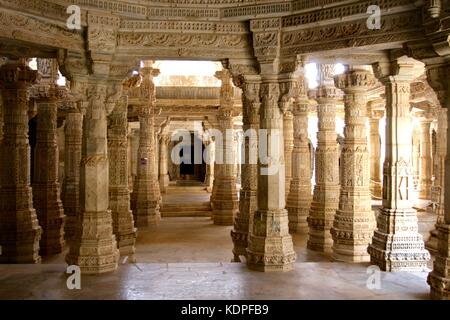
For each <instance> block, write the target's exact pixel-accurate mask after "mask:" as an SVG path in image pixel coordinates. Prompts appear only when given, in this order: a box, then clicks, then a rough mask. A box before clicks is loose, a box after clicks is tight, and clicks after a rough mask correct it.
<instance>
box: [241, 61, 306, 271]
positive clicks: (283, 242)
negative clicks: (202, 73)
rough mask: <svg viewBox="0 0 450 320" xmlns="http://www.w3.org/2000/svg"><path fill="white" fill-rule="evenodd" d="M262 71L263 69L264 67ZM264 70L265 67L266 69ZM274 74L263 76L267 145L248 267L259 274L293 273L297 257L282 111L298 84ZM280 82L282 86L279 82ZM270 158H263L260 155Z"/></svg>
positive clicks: (262, 120)
mask: <svg viewBox="0 0 450 320" xmlns="http://www.w3.org/2000/svg"><path fill="white" fill-rule="evenodd" d="M262 68H263V67H262ZM263 69H265V67H264V68H263ZM279 77H280V78H281V76H278V75H275V74H263V75H262V76H261V80H262V83H261V92H260V95H261V100H262V103H261V110H260V128H261V129H263V130H265V131H263V132H264V133H263V134H265V135H266V137H260V140H259V141H260V142H261V141H262V140H261V138H262V139H267V140H268V143H264V144H260V145H259V146H258V147H259V148H260V149H262V153H260V160H259V166H258V168H259V172H258V196H257V197H258V206H257V210H256V211H255V213H254V216H253V219H252V221H251V223H250V232H249V236H248V249H247V265H248V267H249V268H250V269H254V270H258V271H289V270H292V268H293V264H294V262H295V260H296V258H297V255H296V253H295V251H294V248H293V243H292V237H291V235H290V234H289V221H288V212H287V210H286V209H285V206H286V197H285V178H286V176H285V172H284V168H285V164H284V135H283V112H285V111H287V110H288V109H289V105H290V103H291V97H292V96H293V91H294V90H295V81H294V80H293V79H290V78H287V79H285V78H282V81H281V80H279ZM279 81H280V82H281V83H279ZM262 154H264V155H265V156H267V157H263V159H261V155H262Z"/></svg>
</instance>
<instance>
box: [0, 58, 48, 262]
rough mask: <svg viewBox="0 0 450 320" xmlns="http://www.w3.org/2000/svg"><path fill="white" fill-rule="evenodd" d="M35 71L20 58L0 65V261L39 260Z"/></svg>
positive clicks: (39, 231)
mask: <svg viewBox="0 0 450 320" xmlns="http://www.w3.org/2000/svg"><path fill="white" fill-rule="evenodd" d="M36 78H37V72H36V71H33V70H31V69H30V68H29V67H28V66H25V64H24V63H21V62H8V63H7V64H5V65H3V66H2V67H1V68H0V88H1V92H2V97H3V104H4V108H3V112H4V115H3V117H4V128H3V132H4V133H3V140H2V141H1V145H0V151H1V152H0V167H1V168H2V170H0V181H1V182H0V183H1V185H0V245H1V247H2V254H1V255H0V263H39V262H40V261H41V257H40V256H39V240H40V238H41V232H42V229H41V227H40V226H39V223H38V220H37V216H36V211H35V209H34V208H33V203H32V193H31V187H30V145H29V142H28V98H29V96H28V90H29V88H30V86H31V85H32V84H33V83H34V82H35V81H36Z"/></svg>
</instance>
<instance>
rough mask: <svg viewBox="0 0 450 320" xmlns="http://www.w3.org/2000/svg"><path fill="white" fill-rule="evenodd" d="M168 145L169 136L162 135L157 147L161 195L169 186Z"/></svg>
mask: <svg viewBox="0 0 450 320" xmlns="http://www.w3.org/2000/svg"><path fill="white" fill-rule="evenodd" d="M169 143H170V135H169V134H167V133H166V134H163V135H162V136H161V139H160V144H159V145H160V147H159V189H160V190H161V193H166V189H167V187H168V186H169V180H170V179H169V165H168V161H169V151H168V150H169Z"/></svg>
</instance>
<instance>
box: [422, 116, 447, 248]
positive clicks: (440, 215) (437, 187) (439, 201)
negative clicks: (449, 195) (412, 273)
mask: <svg viewBox="0 0 450 320" xmlns="http://www.w3.org/2000/svg"><path fill="white" fill-rule="evenodd" d="M447 127H448V125H447V109H444V108H441V109H439V111H438V125H437V139H436V154H435V158H434V162H435V168H436V170H435V173H434V181H433V186H432V194H433V201H434V202H435V208H434V212H435V214H436V225H435V228H434V229H433V230H431V231H430V238H429V239H428V241H427V242H426V248H427V249H428V250H429V251H431V252H432V253H434V254H436V252H437V249H438V226H439V225H441V224H443V223H444V201H445V158H446V156H447V129H448V128H447Z"/></svg>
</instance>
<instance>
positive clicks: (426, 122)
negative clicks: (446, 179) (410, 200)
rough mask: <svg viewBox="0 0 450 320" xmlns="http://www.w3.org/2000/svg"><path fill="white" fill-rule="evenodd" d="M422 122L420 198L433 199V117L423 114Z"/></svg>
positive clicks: (420, 119)
mask: <svg viewBox="0 0 450 320" xmlns="http://www.w3.org/2000/svg"><path fill="white" fill-rule="evenodd" d="M419 121H420V158H419V164H420V180H419V186H420V187H419V198H420V199H428V200H430V199H431V183H432V181H431V176H432V158H431V122H433V118H432V117H431V115H427V114H421V117H419Z"/></svg>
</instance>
